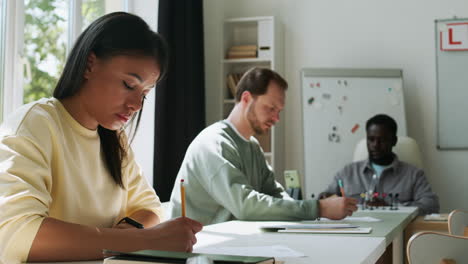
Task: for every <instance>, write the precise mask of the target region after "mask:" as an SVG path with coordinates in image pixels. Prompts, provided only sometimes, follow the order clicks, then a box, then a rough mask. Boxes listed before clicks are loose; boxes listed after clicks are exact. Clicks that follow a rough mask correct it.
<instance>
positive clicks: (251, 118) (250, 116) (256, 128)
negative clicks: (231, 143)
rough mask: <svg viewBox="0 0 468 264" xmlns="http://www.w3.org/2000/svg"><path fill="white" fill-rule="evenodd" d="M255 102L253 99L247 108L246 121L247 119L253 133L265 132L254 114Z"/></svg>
mask: <svg viewBox="0 0 468 264" xmlns="http://www.w3.org/2000/svg"><path fill="white" fill-rule="evenodd" d="M255 103H256V101H255V100H254V101H253V102H252V103H251V104H250V106H249V108H248V109H247V121H249V124H250V126H251V127H252V129H253V131H254V132H255V134H259V135H261V134H265V133H266V130H263V129H262V126H261V124H260V121H258V118H257V115H256V114H255V111H254V110H255Z"/></svg>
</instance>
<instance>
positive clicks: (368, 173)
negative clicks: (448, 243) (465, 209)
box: [325, 156, 439, 214]
mask: <svg viewBox="0 0 468 264" xmlns="http://www.w3.org/2000/svg"><path fill="white" fill-rule="evenodd" d="M374 174H375V171H374V169H373V168H372V166H371V164H370V162H369V160H363V161H358V162H353V163H351V164H348V165H346V166H345V167H344V168H343V169H342V170H341V171H339V172H338V173H337V174H336V175H335V177H334V178H333V181H332V182H331V183H330V185H329V186H328V188H327V189H326V190H325V192H327V193H336V194H339V193H340V189H339V187H338V180H339V179H341V180H342V181H343V186H344V191H345V195H346V196H348V197H353V198H356V199H358V200H359V199H360V195H361V193H365V192H367V191H369V189H372V176H373V175H374ZM375 191H377V192H378V193H385V194H390V193H391V194H397V193H398V200H399V202H400V203H401V204H403V205H405V206H417V207H418V208H419V214H431V213H438V212H439V198H438V197H437V195H436V194H435V193H433V192H432V190H431V186H430V185H429V182H428V181H427V179H426V176H425V175H424V171H423V170H421V169H418V168H416V167H414V166H413V165H410V164H408V163H406V162H403V161H400V160H398V157H396V156H395V160H394V161H393V162H392V164H391V165H390V166H389V167H387V168H385V169H384V170H383V171H382V174H381V175H380V178H379V180H378V183H377V184H376V188H375ZM385 201H386V202H387V203H390V198H389V197H386V198H385Z"/></svg>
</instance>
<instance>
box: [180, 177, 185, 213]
mask: <svg viewBox="0 0 468 264" xmlns="http://www.w3.org/2000/svg"><path fill="white" fill-rule="evenodd" d="M180 201H181V203H182V217H185V186H184V179H181V180H180Z"/></svg>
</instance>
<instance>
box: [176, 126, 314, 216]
mask: <svg viewBox="0 0 468 264" xmlns="http://www.w3.org/2000/svg"><path fill="white" fill-rule="evenodd" d="M181 179H184V184H185V193H186V215H187V217H190V218H192V219H195V220H197V221H200V222H201V223H203V224H215V223H220V222H224V221H229V220H233V219H239V220H302V219H315V218H316V217H317V216H318V212H317V201H316V200H308V201H297V200H293V199H292V198H291V197H290V196H289V195H288V194H287V193H286V192H285V191H284V189H283V187H282V186H281V185H280V184H279V183H278V182H276V181H275V178H274V175H273V172H272V171H271V168H270V167H269V166H268V165H267V163H266V161H265V158H264V155H263V151H262V149H261V147H260V145H259V144H258V141H257V140H256V139H255V138H254V137H251V138H250V140H248V141H247V140H246V139H245V138H243V137H242V136H241V135H240V134H239V133H238V132H237V130H236V129H235V128H234V126H233V125H232V124H231V123H230V122H229V121H227V120H223V121H220V122H217V123H215V124H213V125H211V126H209V127H207V128H206V129H204V130H203V131H202V132H201V133H200V134H199V135H198V136H197V137H196V138H195V139H194V140H193V142H192V143H191V144H190V146H189V148H188V149H187V153H186V154H185V158H184V161H183V163H182V166H181V168H180V170H179V174H178V175H177V179H176V181H175V184H174V188H173V190H172V196H171V201H170V207H169V218H174V217H178V216H180V215H181V197H180V180H181Z"/></svg>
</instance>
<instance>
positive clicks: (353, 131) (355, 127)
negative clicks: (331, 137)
mask: <svg viewBox="0 0 468 264" xmlns="http://www.w3.org/2000/svg"><path fill="white" fill-rule="evenodd" d="M358 129H359V124H355V125H354V126H353V128H351V133H353V134H354V133H356V131H357V130H358Z"/></svg>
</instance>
